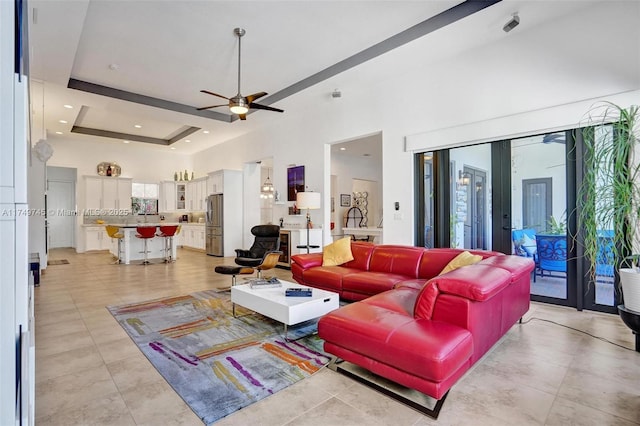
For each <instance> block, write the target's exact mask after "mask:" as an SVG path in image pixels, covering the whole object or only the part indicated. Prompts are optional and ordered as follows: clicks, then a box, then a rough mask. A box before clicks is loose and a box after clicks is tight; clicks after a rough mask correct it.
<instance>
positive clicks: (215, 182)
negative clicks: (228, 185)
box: [207, 170, 224, 194]
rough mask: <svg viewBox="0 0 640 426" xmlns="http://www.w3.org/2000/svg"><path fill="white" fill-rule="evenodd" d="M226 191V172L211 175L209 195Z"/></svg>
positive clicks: (220, 171)
mask: <svg viewBox="0 0 640 426" xmlns="http://www.w3.org/2000/svg"><path fill="white" fill-rule="evenodd" d="M223 190H224V170H219V171H217V172H213V173H209V179H208V181H207V194H218V193H221V192H223Z"/></svg>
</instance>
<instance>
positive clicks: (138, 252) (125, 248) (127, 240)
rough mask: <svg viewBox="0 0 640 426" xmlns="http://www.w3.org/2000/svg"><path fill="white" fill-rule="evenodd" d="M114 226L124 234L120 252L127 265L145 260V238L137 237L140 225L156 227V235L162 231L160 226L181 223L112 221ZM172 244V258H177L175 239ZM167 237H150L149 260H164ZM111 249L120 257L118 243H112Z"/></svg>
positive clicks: (112, 252) (148, 246)
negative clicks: (137, 229) (125, 222)
mask: <svg viewBox="0 0 640 426" xmlns="http://www.w3.org/2000/svg"><path fill="white" fill-rule="evenodd" d="M110 225H112V226H117V227H119V228H120V232H121V233H122V234H123V235H124V237H123V239H122V252H121V253H120V261H121V262H122V263H124V264H126V265H128V264H129V263H131V261H142V260H144V239H142V238H137V237H136V234H137V231H136V228H137V227H139V226H145V227H146V226H151V227H156V235H157V234H159V233H160V229H159V228H158V227H159V226H178V225H180V224H179V223H173V222H157V223H137V224H124V223H111V224H110ZM175 238H176V237H175V236H174V241H173V244H172V246H171V253H170V255H171V258H172V259H173V260H176V247H177V245H178V244H177V243H176V240H175ZM165 243H166V241H165V238H164V237H158V236H155V237H153V238H149V239H148V240H147V251H148V254H147V259H148V260H149V261H152V263H153V260H156V262H157V261H158V260H164V258H165V251H164V249H165ZM109 251H110V252H111V254H113V255H114V256H116V257H118V245H117V244H111V246H110V249H109Z"/></svg>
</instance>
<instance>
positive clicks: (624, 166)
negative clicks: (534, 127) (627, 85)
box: [576, 102, 640, 312]
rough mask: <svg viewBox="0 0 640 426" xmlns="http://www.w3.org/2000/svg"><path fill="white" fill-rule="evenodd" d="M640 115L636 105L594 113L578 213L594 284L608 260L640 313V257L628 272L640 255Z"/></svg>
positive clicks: (604, 106) (603, 107)
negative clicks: (626, 264) (627, 261)
mask: <svg viewBox="0 0 640 426" xmlns="http://www.w3.org/2000/svg"><path fill="white" fill-rule="evenodd" d="M639 114H640V110H639V107H638V106H636V105H634V106H631V107H629V108H623V107H620V106H618V105H615V104H613V103H609V102H603V103H600V104H597V105H596V106H594V107H593V108H592V109H591V110H590V111H589V114H588V117H587V120H588V126H589V127H586V128H584V129H582V137H583V140H584V147H585V153H584V154H585V164H584V170H583V180H582V183H581V185H580V186H579V188H578V214H577V219H578V225H579V227H578V228H579V229H581V230H582V231H581V233H582V235H581V239H580V242H581V243H582V244H583V250H584V256H585V257H586V258H587V259H589V262H588V264H589V265H590V268H589V275H590V278H591V281H592V282H594V281H595V278H596V275H598V265H599V264H600V265H601V264H602V262H603V260H602V259H603V258H604V259H609V262H610V263H612V265H609V267H610V268H611V271H613V270H614V269H616V270H617V271H618V272H619V274H620V283H621V287H622V296H623V301H624V305H625V307H626V308H627V309H630V310H632V311H636V312H640V269H638V266H637V259H638V256H631V258H632V259H635V260H636V262H635V265H632V266H631V267H623V261H624V259H625V258H627V257H629V255H632V254H633V253H639V252H640V250H639V242H638V236H639V233H638V231H639V230H638V226H639V225H640V222H639V219H640V217H639V216H640V162H639V161H638V158H637V157H636V154H640V152H638V153H637V152H636V151H638V149H640V146H638V145H639V144H638V142H640V139H639V137H640V128H639V124H638V121H639V118H640V116H639ZM576 237H577V236H576ZM576 240H577V239H576ZM613 262H617V264H613Z"/></svg>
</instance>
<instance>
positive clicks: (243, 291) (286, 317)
mask: <svg viewBox="0 0 640 426" xmlns="http://www.w3.org/2000/svg"><path fill="white" fill-rule="evenodd" d="M280 282H281V283H282V287H277V288H261V289H252V288H251V286H250V285H249V284H242V285H235V286H233V287H231V302H232V303H233V316H234V317H235V316H236V304H237V305H240V306H242V307H244V308H247V309H251V310H252V311H254V312H257V313H259V314H262V315H264V316H266V317H269V318H271V319H274V320H276V321H279V322H281V323H283V324H284V335H285V339H286V338H287V326H289V325H294V324H299V323H301V322H305V321H308V320H311V319H314V318H319V317H321V316H322V315H324V314H327V313H329V312H331V311H333V310H334V309H338V307H339V295H338V293H334V292H332V291H326V290H320V289H317V288H312V296H311V297H287V296H285V295H284V292H285V290H286V289H287V288H294V287H295V288H300V287H303V286H301V285H300V284H297V283H292V282H287V281H283V280H280Z"/></svg>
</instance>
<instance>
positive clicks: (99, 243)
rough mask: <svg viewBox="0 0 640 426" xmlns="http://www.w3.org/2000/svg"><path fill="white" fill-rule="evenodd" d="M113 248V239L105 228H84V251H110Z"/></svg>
mask: <svg viewBox="0 0 640 426" xmlns="http://www.w3.org/2000/svg"><path fill="white" fill-rule="evenodd" d="M110 248H111V238H110V237H109V235H107V231H105V229H104V226H87V227H85V228H84V249H85V251H89V250H109V249H110Z"/></svg>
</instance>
